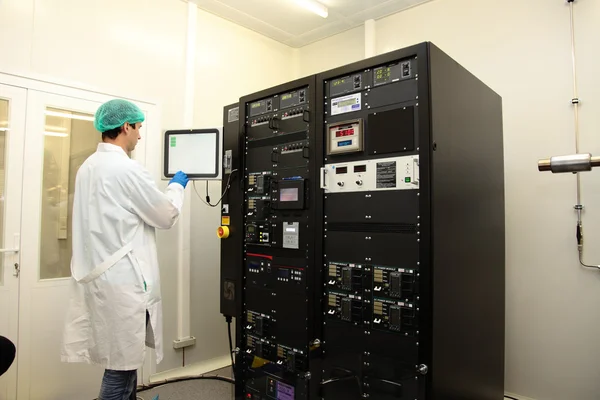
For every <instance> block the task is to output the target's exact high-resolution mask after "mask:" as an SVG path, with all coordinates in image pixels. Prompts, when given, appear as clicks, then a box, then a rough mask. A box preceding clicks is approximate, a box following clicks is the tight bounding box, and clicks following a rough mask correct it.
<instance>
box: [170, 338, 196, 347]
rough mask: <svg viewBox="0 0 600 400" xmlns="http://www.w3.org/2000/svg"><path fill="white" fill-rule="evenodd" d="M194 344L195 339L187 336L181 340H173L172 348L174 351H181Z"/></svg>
mask: <svg viewBox="0 0 600 400" xmlns="http://www.w3.org/2000/svg"><path fill="white" fill-rule="evenodd" d="M195 344H196V338H195V337H193V336H188V337H185V338H181V339H175V340H173V348H174V349H183V348H184V347H190V346H193V345H195Z"/></svg>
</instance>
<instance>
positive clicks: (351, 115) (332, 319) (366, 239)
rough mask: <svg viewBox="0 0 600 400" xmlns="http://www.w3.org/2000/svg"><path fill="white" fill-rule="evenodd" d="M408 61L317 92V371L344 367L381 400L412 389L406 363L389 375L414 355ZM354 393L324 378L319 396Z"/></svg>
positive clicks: (414, 157)
mask: <svg viewBox="0 0 600 400" xmlns="http://www.w3.org/2000/svg"><path fill="white" fill-rule="evenodd" d="M416 65H417V60H416V59H415V58H411V59H404V60H398V61H394V62H391V63H387V64H384V65H377V66H374V67H373V68H367V69H365V70H363V71H356V72H354V73H350V74H345V75H343V76H340V77H339V78H334V79H331V80H328V81H325V82H324V85H325V87H324V98H323V99H322V101H323V108H324V110H325V117H324V120H323V127H322V132H323V148H324V163H323V164H324V165H323V167H322V168H321V169H320V174H319V186H320V188H321V189H322V191H323V194H324V196H325V199H324V218H325V225H324V232H323V233H324V250H323V258H324V260H323V264H324V266H325V268H324V271H323V283H324V289H325V290H324V298H323V303H324V305H325V307H324V313H325V316H326V324H325V327H324V340H325V343H326V348H325V349H324V350H325V352H326V354H329V356H328V357H327V358H326V359H325V361H324V370H325V371H326V372H325V377H324V378H325V379H332V380H333V379H336V377H337V375H336V371H339V369H340V368H343V369H344V371H347V372H346V374H348V375H355V376H360V377H362V378H361V379H363V380H362V382H363V383H362V384H361V387H360V392H359V394H362V397H370V398H377V399H385V400H388V399H389V400H391V399H396V398H398V399H400V398H410V399H417V398H418V394H417V392H416V391H415V385H414V381H415V378H416V375H415V371H414V370H413V371H412V372H408V371H405V372H404V373H402V374H399V376H394V374H392V376H391V377H390V376H389V371H393V370H398V369H399V368H400V367H399V365H404V366H406V365H415V364H416V363H417V362H418V358H417V355H418V327H419V309H420V307H419V305H420V297H419V288H418V284H419V282H420V279H419V277H420V265H419V263H420V256H419V235H420V228H419V227H420V220H419V206H418V199H419V190H420V188H421V176H420V168H419V153H418V150H417V147H418V146H416V145H415V144H416V143H418V126H417V124H418V121H417V120H418V118H417V113H418V106H419V105H418V102H419V99H418V97H419V96H418V90H417V80H416V78H417V77H416V74H415V70H416ZM346 338H348V339H347V341H346ZM400 340H402V342H399V341H400ZM338 346H341V347H340V348H339V349H338ZM396 349H398V350H396ZM353 360H361V362H360V363H355V362H354V361H353ZM400 360H401V361H400ZM402 368H404V367H402ZM413 368H414V367H413ZM396 375H398V374H396ZM381 380H385V382H386V383H385V384H374V382H378V381H381ZM400 387H402V388H404V389H405V390H406V391H400V390H396V389H394V388H400ZM356 395H357V394H356V392H354V393H353V392H352V391H348V390H347V388H345V387H342V386H332V387H331V388H328V389H327V394H326V396H324V398H325V399H326V400H328V399H332V400H333V399H338V398H339V399H342V398H349V397H352V396H356ZM398 395H401V396H398Z"/></svg>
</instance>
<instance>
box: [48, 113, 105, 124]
mask: <svg viewBox="0 0 600 400" xmlns="http://www.w3.org/2000/svg"><path fill="white" fill-rule="evenodd" d="M45 114H46V115H49V116H51V117H62V118H71V119H79V120H82V121H92V122H94V117H92V116H88V115H77V114H69V113H62V112H58V111H50V110H46V112H45Z"/></svg>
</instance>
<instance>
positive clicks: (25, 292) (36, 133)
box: [18, 90, 145, 400]
mask: <svg viewBox="0 0 600 400" xmlns="http://www.w3.org/2000/svg"><path fill="white" fill-rule="evenodd" d="M100 105H101V102H100V101H98V102H96V101H89V100H82V99H79V98H74V97H67V96H62V95H54V94H49V93H45V92H38V91H33V90H30V91H28V95H27V117H26V122H27V135H26V138H25V157H24V164H25V172H24V176H23V185H24V196H23V203H22V207H23V214H22V215H23V217H22V230H21V240H22V252H21V264H22V266H21V288H20V307H19V341H20V346H19V347H20V355H19V366H18V398H19V399H31V400H37V399H58V398H61V399H94V398H96V397H97V396H98V390H99V387H100V382H101V379H102V374H103V372H104V371H103V370H102V369H101V368H99V367H98V366H91V365H86V364H68V363H62V362H61V361H60V348H61V341H62V334H63V329H64V320H65V315H66V307H67V305H68V299H69V294H70V293H69V282H70V277H71V269H70V261H71V244H72V239H73V233H72V230H71V225H72V210H73V198H74V189H75V177H76V174H77V171H78V170H79V167H80V166H81V164H82V163H83V162H84V161H85V160H86V159H87V158H88V157H89V156H90V155H91V154H92V153H94V152H95V151H96V148H97V146H98V143H99V142H100V141H101V140H102V137H101V134H100V133H99V132H98V131H96V129H95V128H94V124H93V121H94V113H95V111H96V110H97V108H98V107H99V106H100ZM142 129H145V128H144V127H143V128H142ZM141 134H142V136H144V135H145V132H144V131H143V132H141ZM141 144H142V142H140V145H138V146H140V147H141Z"/></svg>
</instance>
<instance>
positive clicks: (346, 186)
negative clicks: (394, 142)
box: [321, 155, 419, 193]
mask: <svg viewBox="0 0 600 400" xmlns="http://www.w3.org/2000/svg"><path fill="white" fill-rule="evenodd" d="M418 188H419V156H417V155H415V156H405V157H394V158H380V159H374V160H362V161H353V162H346V163H340V164H327V165H326V166H325V167H324V168H322V170H321V189H324V190H325V192H326V193H350V192H371V191H383V190H387V191H389V190H414V189H418Z"/></svg>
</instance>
